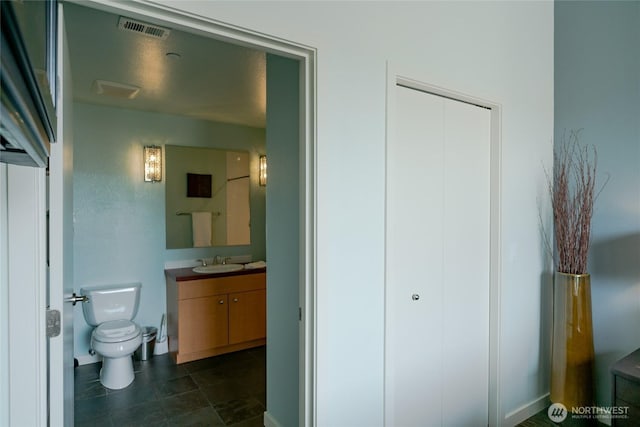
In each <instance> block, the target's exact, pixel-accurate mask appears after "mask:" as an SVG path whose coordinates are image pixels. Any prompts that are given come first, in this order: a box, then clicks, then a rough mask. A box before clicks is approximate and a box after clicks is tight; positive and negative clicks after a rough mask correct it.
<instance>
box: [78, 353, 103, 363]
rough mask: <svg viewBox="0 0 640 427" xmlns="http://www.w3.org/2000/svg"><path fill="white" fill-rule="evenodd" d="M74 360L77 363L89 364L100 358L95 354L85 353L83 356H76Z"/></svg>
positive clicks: (98, 360)
mask: <svg viewBox="0 0 640 427" xmlns="http://www.w3.org/2000/svg"><path fill="white" fill-rule="evenodd" d="M76 360H77V361H78V365H90V364H91V363H96V362H100V361H101V360H102V358H101V357H100V356H98V355H97V354H96V355H93V356H92V355H90V354H87V355H85V356H76Z"/></svg>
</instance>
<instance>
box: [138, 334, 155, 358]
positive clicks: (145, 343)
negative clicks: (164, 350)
mask: <svg viewBox="0 0 640 427" xmlns="http://www.w3.org/2000/svg"><path fill="white" fill-rule="evenodd" d="M157 335H158V328H154V327H153V326H145V327H144V328H142V344H140V347H138V349H137V350H136V357H137V358H138V360H149V359H151V358H152V357H153V348H154V347H155V345H156V336H157Z"/></svg>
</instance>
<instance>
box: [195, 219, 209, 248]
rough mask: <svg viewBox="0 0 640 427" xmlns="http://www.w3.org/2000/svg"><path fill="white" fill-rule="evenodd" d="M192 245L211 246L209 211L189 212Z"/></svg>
mask: <svg viewBox="0 0 640 427" xmlns="http://www.w3.org/2000/svg"><path fill="white" fill-rule="evenodd" d="M191 228H192V231H193V247H194V248H203V247H207V246H211V212H191Z"/></svg>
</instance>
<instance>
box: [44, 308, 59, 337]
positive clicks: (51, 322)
mask: <svg viewBox="0 0 640 427" xmlns="http://www.w3.org/2000/svg"><path fill="white" fill-rule="evenodd" d="M58 335H60V311H58V310H50V309H47V337H48V338H53V337H57V336H58Z"/></svg>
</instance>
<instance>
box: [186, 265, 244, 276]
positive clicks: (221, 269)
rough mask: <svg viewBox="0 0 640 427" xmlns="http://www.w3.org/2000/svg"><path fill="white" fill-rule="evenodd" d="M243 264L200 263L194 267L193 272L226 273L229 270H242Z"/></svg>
mask: <svg viewBox="0 0 640 427" xmlns="http://www.w3.org/2000/svg"><path fill="white" fill-rule="evenodd" d="M243 268H244V265H242V264H213V265H201V266H198V267H195V268H194V269H193V271H194V272H195V273H209V274H211V273H214V274H215V273H228V272H230V271H238V270H242V269H243Z"/></svg>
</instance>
